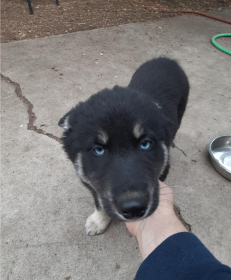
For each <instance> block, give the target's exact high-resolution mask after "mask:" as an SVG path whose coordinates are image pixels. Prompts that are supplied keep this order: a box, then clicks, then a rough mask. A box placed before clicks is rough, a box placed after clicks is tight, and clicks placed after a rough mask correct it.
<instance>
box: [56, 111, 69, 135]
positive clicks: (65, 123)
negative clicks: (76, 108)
mask: <svg viewBox="0 0 231 280" xmlns="http://www.w3.org/2000/svg"><path fill="white" fill-rule="evenodd" d="M71 113H72V110H71V111H70V112H68V113H67V114H66V115H64V116H63V117H62V118H61V119H60V120H59V122H58V125H59V126H60V127H62V128H63V129H64V130H69V129H70V128H71V125H70V122H69V118H70V115H71Z"/></svg>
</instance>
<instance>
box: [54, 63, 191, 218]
mask: <svg viewBox="0 0 231 280" xmlns="http://www.w3.org/2000/svg"><path fill="white" fill-rule="evenodd" d="M188 93H189V83H188V79H187V76H186V75H185V73H184V71H183V70H182V69H181V67H180V66H179V65H178V64H177V62H175V61H173V60H170V59H167V58H157V59H153V60H150V61H148V62H146V63H144V64H143V65H141V66H140V68H138V70H137V71H136V72H135V74H134V75H133V77H132V79H131V82H130V83H129V85H128V87H125V88H123V87H119V86H115V87H114V88H113V89H104V90H102V91H100V92H99V93H97V94H95V95H92V96H91V97H90V98H89V99H88V100H87V101H86V102H80V103H79V104H78V105H77V106H76V107H75V108H73V109H72V110H71V111H70V112H69V113H67V114H66V115H65V116H64V117H63V118H62V119H61V120H60V121H59V125H60V126H63V125H64V123H65V120H67V117H68V124H69V125H68V128H67V127H66V129H65V130H64V133H63V146H64V149H65V151H66V153H67V155H68V157H69V158H70V160H71V161H72V162H73V163H74V164H75V166H76V159H77V156H78V155H79V154H81V159H82V166H81V168H82V169H81V171H82V173H83V174H84V178H83V177H82V179H83V181H84V182H85V184H87V186H88V187H89V188H90V189H91V190H92V193H93V196H94V198H95V202H96V206H97V207H98V208H100V207H103V208H104V210H105V211H106V213H107V214H108V215H109V216H111V217H113V218H118V219H123V218H121V216H120V215H119V214H121V213H120V209H119V206H118V205H119V203H120V201H121V200H126V199H128V196H129V195H130V194H134V193H136V194H140V197H142V199H143V200H144V201H145V202H144V203H145V205H146V208H148V207H149V210H148V213H146V214H145V216H148V215H150V214H151V213H153V211H154V210H155V209H156V208H157V206H158V201H159V200H158V195H159V189H158V179H159V178H160V179H161V180H164V179H165V178H166V176H167V173H168V169H169V163H168V161H167V162H166V165H165V169H164V170H162V168H163V164H164V150H163V144H164V145H165V146H166V147H167V150H168V149H169V147H170V145H171V144H172V141H173V139H174V137H175V135H176V132H177V130H178V129H179V127H180V124H181V120H182V116H183V114H184V111H185V108H186V104H187V99H188ZM136 124H139V125H140V127H141V128H142V130H143V131H142V135H141V136H140V137H139V139H137V138H136V137H135V136H134V132H133V131H134V126H135V125H136ZM100 131H103V132H105V133H106V134H107V135H108V139H109V140H108V143H107V144H106V145H103V144H102V143H100V142H99V140H97V135H98V133H99V132H100ZM146 139H147V140H148V141H149V140H150V141H151V142H150V143H151V146H150V148H148V149H147V150H142V149H141V147H140V143H141V142H142V141H144V140H146ZM96 146H101V147H103V148H104V149H105V154H104V155H102V156H98V155H96V154H95V152H94V148H95V147H96ZM77 169H79V167H77ZM161 170H162V173H161ZM85 179H86V180H85ZM118 213H119V214H118Z"/></svg>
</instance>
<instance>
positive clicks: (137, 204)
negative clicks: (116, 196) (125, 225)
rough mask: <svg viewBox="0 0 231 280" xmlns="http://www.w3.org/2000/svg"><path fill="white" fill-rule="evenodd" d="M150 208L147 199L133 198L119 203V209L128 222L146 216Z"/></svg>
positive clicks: (141, 197)
mask: <svg viewBox="0 0 231 280" xmlns="http://www.w3.org/2000/svg"><path fill="white" fill-rule="evenodd" d="M147 208H148V201H147V200H146V199H145V197H143V196H140V197H133V198H126V199H123V200H120V201H119V202H118V203H117V209H118V211H119V213H120V214H121V215H122V216H123V217H124V218H125V219H126V220H135V219H140V218H142V217H143V216H145V213H146V210H147Z"/></svg>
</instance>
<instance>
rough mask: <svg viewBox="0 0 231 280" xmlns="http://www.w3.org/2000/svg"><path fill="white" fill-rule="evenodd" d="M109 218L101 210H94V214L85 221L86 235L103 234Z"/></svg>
mask: <svg viewBox="0 0 231 280" xmlns="http://www.w3.org/2000/svg"><path fill="white" fill-rule="evenodd" d="M110 220H111V218H109V217H108V215H107V214H106V213H105V211H104V210H103V209H95V212H94V213H93V214H91V215H90V216H89V217H88V218H87V221H86V224H85V228H86V232H87V234H88V235H97V234H100V233H103V232H104V231H105V230H106V229H107V227H108V225H109V223H110Z"/></svg>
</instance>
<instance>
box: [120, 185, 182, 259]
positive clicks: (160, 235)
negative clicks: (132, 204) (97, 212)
mask: <svg viewBox="0 0 231 280" xmlns="http://www.w3.org/2000/svg"><path fill="white" fill-rule="evenodd" d="M159 188H160V194H159V205H158V207H157V209H156V210H155V211H154V213H153V214H152V215H151V216H149V217H147V218H145V219H143V220H140V221H135V222H127V223H125V224H126V227H127V229H128V230H129V231H130V232H131V233H132V234H133V235H134V236H135V237H136V238H137V240H138V243H139V248H140V252H141V255H142V258H143V259H145V258H146V257H147V256H148V255H149V254H150V253H151V252H152V251H153V250H155V249H156V247H157V246H159V245H160V244H161V243H162V242H163V241H164V240H165V239H167V238H168V237H170V236H171V235H173V234H175V233H178V232H184V231H187V230H186V228H185V227H184V226H183V224H182V223H181V221H180V220H179V219H178V218H177V216H176V214H175V211H174V204H173V192H172V190H171V189H170V187H169V186H167V185H166V184H165V183H163V182H160V181H159Z"/></svg>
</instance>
